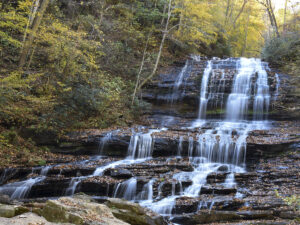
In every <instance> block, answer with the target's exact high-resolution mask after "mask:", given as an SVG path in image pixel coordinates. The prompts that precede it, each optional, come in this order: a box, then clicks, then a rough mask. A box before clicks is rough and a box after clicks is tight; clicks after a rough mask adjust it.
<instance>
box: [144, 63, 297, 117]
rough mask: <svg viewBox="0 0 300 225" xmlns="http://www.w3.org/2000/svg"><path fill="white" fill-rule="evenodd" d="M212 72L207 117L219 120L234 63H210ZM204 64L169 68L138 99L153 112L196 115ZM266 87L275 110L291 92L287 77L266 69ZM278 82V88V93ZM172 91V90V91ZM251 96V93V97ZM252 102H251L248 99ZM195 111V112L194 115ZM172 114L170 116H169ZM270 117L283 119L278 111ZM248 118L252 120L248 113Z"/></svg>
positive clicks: (234, 73) (228, 89) (222, 111)
mask: <svg viewBox="0 0 300 225" xmlns="http://www.w3.org/2000/svg"><path fill="white" fill-rule="evenodd" d="M211 62H212V72H211V75H210V77H209V81H208V86H207V91H208V92H209V101H208V105H207V107H208V108H207V118H220V116H221V117H223V116H224V113H225V105H226V101H227V98H228V95H229V94H230V93H231V91H232V88H233V83H234V78H235V75H236V74H237V72H238V65H239V61H238V60H211ZM207 64H208V61H207V60H201V61H195V60H193V59H190V60H188V61H187V62H186V66H187V68H185V67H176V66H175V67H170V68H169V69H165V71H164V72H163V73H162V74H160V75H158V76H156V77H155V78H154V80H153V81H152V83H149V84H148V85H147V86H146V87H145V88H144V90H143V92H142V96H143V99H144V100H147V101H149V102H151V103H153V104H154V105H158V106H159V107H155V110H156V111H155V112H156V113H165V114H169V115H173V116H176V115H181V116H186V117H195V116H197V110H198V105H199V96H200V86H201V80H202V77H203V72H204V70H205V68H206V66H207ZM183 68H185V70H184V75H183V77H182V82H181V83H180V86H178V87H177V86H176V82H177V80H178V77H180V73H181V72H182V71H183ZM267 73H268V84H269V91H270V95H271V96H272V98H271V105H273V106H274V107H275V105H277V107H279V106H280V105H282V103H285V102H286V100H287V99H288V98H289V97H288V93H289V92H290V91H291V88H290V87H291V83H290V82H289V78H288V77H286V76H283V75H280V74H279V75H278V74H277V75H276V73H275V72H273V71H271V70H267ZM255 82H256V78H253V79H252V80H251V83H252V86H253V85H255ZM279 82H280V85H281V88H280V90H279ZM174 90H175V91H174ZM176 90H177V91H176ZM254 94H255V93H252V97H253V95H254ZM251 101H252V100H251ZM168 102H169V103H170V102H171V103H172V107H171V109H170V108H163V107H161V106H162V105H163V104H165V103H168ZM195 112H196V113H195ZM172 113H173V114H172ZM270 116H271V117H274V118H275V117H276V118H280V117H282V116H283V117H284V115H283V114H282V113H280V112H279V111H278V110H274V112H273V113H272V114H271V115H270ZM249 118H252V115H251V112H250V114H249Z"/></svg>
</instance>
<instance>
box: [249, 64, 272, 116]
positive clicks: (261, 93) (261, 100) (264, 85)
mask: <svg viewBox="0 0 300 225" xmlns="http://www.w3.org/2000/svg"><path fill="white" fill-rule="evenodd" d="M255 62H256V72H257V74H258V78H257V81H256V84H255V86H256V93H255V97H254V106H253V118H254V119H255V120H263V118H264V113H268V110H269V104H270V94H269V85H268V74H267V72H266V70H265V69H264V68H263V65H262V62H261V61H260V59H256V60H255Z"/></svg>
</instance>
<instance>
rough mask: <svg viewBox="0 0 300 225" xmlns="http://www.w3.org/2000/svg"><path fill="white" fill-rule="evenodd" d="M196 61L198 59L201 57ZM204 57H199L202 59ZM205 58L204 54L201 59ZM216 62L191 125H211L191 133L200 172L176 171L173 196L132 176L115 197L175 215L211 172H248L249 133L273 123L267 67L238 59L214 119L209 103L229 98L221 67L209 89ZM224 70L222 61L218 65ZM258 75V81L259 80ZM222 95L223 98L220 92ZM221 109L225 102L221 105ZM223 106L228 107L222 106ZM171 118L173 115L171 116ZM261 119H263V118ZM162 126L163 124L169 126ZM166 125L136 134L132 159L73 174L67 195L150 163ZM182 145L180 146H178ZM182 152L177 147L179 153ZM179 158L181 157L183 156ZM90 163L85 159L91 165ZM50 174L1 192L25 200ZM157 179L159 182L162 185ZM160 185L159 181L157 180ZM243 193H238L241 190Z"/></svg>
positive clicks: (229, 184)
mask: <svg viewBox="0 0 300 225" xmlns="http://www.w3.org/2000/svg"><path fill="white" fill-rule="evenodd" d="M195 59H196V58H195ZM197 60H198V59H197ZM199 60H200V58H199ZM213 66H214V65H213V63H212V61H208V63H207V67H206V69H205V71H204V74H203V77H202V83H201V91H200V104H199V114H198V120H196V121H194V122H193V124H192V126H191V127H189V128H199V127H201V126H203V127H204V126H205V125H207V126H206V127H207V128H205V129H204V128H203V129H199V133H198V135H197V138H193V137H192V136H189V138H188V149H186V150H187V151H186V152H188V156H189V160H190V163H191V164H192V165H193V168H194V170H193V171H191V172H179V173H176V174H174V175H171V177H172V179H174V180H175V181H174V182H173V183H172V190H171V193H170V195H169V196H167V197H162V195H161V192H162V190H163V185H164V184H165V181H164V180H161V181H160V182H159V178H158V179H150V181H149V182H148V183H146V184H145V185H144V186H143V189H142V191H141V192H140V193H137V190H138V189H137V184H138V179H137V178H135V177H134V178H131V179H128V180H126V181H124V182H122V183H119V184H118V185H116V187H115V190H114V197H119V198H125V199H127V200H131V201H138V202H139V203H140V204H141V205H142V206H145V207H148V208H150V209H152V210H153V211H155V212H157V213H160V214H162V215H166V216H170V215H171V214H172V211H173V209H174V206H175V204H176V199H177V198H179V197H183V196H188V197H198V196H199V195H200V194H201V189H202V187H203V186H204V185H207V176H208V175H209V174H211V173H217V172H218V170H219V169H220V168H221V167H223V168H224V167H225V168H227V169H226V172H227V173H228V175H227V177H226V180H225V182H224V183H223V184H221V185H222V186H223V187H225V188H234V187H236V183H235V178H234V174H235V173H243V172H245V171H246V167H245V160H246V139H247V136H248V133H249V131H251V130H255V129H265V128H267V127H268V123H267V121H264V120H263V119H264V115H265V114H266V113H267V112H268V107H269V100H270V95H269V86H268V79H267V73H266V71H265V65H264V64H263V63H262V62H261V61H260V60H257V59H245V58H241V59H239V60H238V63H237V68H236V69H237V71H238V72H237V74H236V75H235V78H234V82H233V86H232V92H231V94H230V95H229V97H228V99H227V105H226V114H227V116H226V120H224V121H212V120H206V119H205V118H206V111H207V105H208V101H212V104H215V106H218V105H216V104H217V103H216V102H213V101H215V100H218V102H221V103H223V101H224V102H225V99H224V90H225V71H224V70H221V73H222V74H221V80H220V81H219V82H216V83H218V86H217V89H216V90H209V88H208V86H209V82H210V79H212V77H213V76H212V77H211V74H214V67H213ZM187 67H188V63H186V65H185V67H184V68H183V69H182V71H181V73H180V74H179V77H178V78H177V80H176V83H175V84H174V89H173V93H175V92H178V90H179V87H180V86H181V85H182V82H183V80H184V76H185V75H184V74H185V73H186V70H187ZM216 67H217V68H218V67H219V65H216ZM255 79H256V80H255ZM216 93H217V94H218V95H220V96H221V101H220V98H219V97H216V96H215V94H216ZM218 107H219V106H218ZM220 107H221V108H222V107H223V105H221V106H220ZM248 109H253V117H254V119H255V120H256V121H247V120H246V119H247V115H248V114H249V110H248ZM170 118H171V119H170ZM170 118H166V119H165V120H164V121H163V125H164V124H169V123H170V121H169V120H171V122H173V120H174V118H173V117H170ZM257 120H259V121H257ZM163 125H162V126H163ZM164 130H166V128H161V129H149V130H148V131H147V132H141V131H139V132H136V133H135V132H133V134H132V136H131V139H130V144H129V147H128V154H127V158H126V159H123V160H119V161H115V162H112V163H109V164H107V165H105V166H100V167H98V168H97V169H96V170H95V171H94V173H93V174H92V175H90V176H82V177H76V178H73V179H72V180H71V182H70V184H69V187H68V189H67V190H66V195H73V194H74V193H75V191H76V188H77V187H78V185H79V184H80V182H81V181H82V180H83V179H85V178H88V177H93V176H102V175H103V173H104V171H105V170H107V169H110V168H116V167H118V166H121V165H131V164H137V163H142V162H145V161H146V160H148V159H151V157H152V154H153V148H154V144H155V136H154V133H155V132H161V131H164ZM111 138H112V133H108V134H107V135H106V136H104V137H103V138H102V139H101V143H100V146H99V149H100V151H101V152H102V151H103V149H104V148H105V145H106V144H107V142H108V141H109V140H110V139H111ZM184 141H185V140H184V138H183V136H179V139H178V145H177V156H182V155H183V152H185V151H184V150H185V149H184V146H186V145H183V142H184ZM175 148H176V147H175ZM174 152H176V150H175V151H174ZM177 159H178V157H177ZM87 162H88V161H85V163H87ZM48 170H49V167H45V168H43V169H42V171H41V174H42V175H46V174H47V173H48ZM43 179H44V177H39V178H30V179H29V180H27V181H22V182H17V183H13V184H11V186H9V185H4V186H2V187H0V193H5V192H7V193H8V194H9V195H10V196H12V198H23V197H25V196H26V194H28V193H29V191H30V189H31V187H32V186H33V185H34V184H35V183H38V182H40V181H42V180H43ZM184 181H191V182H192V184H191V185H189V186H188V187H185V188H182V183H183V182H184ZM157 182H158V183H159V184H157ZM155 183H156V184H155ZM176 183H177V184H179V185H180V191H179V192H178V190H177V193H176V189H175V188H176ZM154 185H158V186H155V187H157V189H158V190H157V191H158V193H159V194H158V197H157V198H156V199H154V197H153V196H154ZM237 195H238V194H237ZM213 205H214V201H211V202H209V203H208V202H204V201H201V202H200V203H199V205H198V208H199V209H201V208H202V207H206V208H208V209H209V210H211V209H212V208H213Z"/></svg>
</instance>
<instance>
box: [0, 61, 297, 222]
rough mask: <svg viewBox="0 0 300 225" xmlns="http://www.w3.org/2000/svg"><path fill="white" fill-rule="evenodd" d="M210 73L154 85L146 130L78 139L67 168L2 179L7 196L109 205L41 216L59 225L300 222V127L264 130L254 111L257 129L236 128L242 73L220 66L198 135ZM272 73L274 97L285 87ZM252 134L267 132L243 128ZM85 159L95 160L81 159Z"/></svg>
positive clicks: (58, 205)
mask: <svg viewBox="0 0 300 225" xmlns="http://www.w3.org/2000/svg"><path fill="white" fill-rule="evenodd" d="M206 64H207V62H206V61H201V62H196V61H195V62H193V63H192V64H189V65H187V66H186V65H180V66H181V68H180V69H179V68H175V70H176V69H177V70H178V71H177V72H172V73H165V74H162V75H161V76H159V77H157V78H156V79H155V80H154V81H153V82H152V83H150V84H149V85H148V86H147V87H146V89H145V90H144V91H145V92H144V95H147V91H149V92H148V97H146V98H145V99H146V100H148V101H150V102H152V103H153V107H152V111H151V112H150V113H149V114H147V115H145V116H144V118H143V121H142V124H141V125H134V126H132V127H130V128H129V127H125V128H124V127H123V128H120V129H115V128H114V129H113V130H97V129H91V130H84V131H80V132H72V133H70V134H68V135H66V136H65V137H64V138H62V139H61V140H60V142H59V143H58V144H57V145H56V146H55V148H54V149H53V152H60V153H64V154H65V155H64V156H68V157H69V158H68V157H67V158H68V159H67V158H65V157H62V155H59V158H61V161H57V160H56V161H50V162H49V163H48V165H47V166H46V167H37V168H13V169H2V170H0V174H1V175H0V184H4V186H0V192H3V193H6V194H11V193H9V190H12V189H18V193H19V192H20V193H21V194H20V195H18V196H21V197H20V198H26V199H21V201H30V200H31V199H33V200H35V201H42V202H45V198H50V197H60V196H66V195H69V196H72V195H73V194H76V193H79V192H83V193H86V194H89V195H91V196H97V197H95V199H97V201H98V202H100V203H105V205H103V206H98V205H96V203H95V202H94V201H93V200H92V199H91V198H89V197H87V196H81V197H76V196H75V197H74V198H72V197H65V198H60V199H58V200H50V201H48V202H47V203H46V204H44V203H43V204H42V206H41V207H39V208H38V209H36V208H35V210H36V212H37V213H39V215H43V216H44V217H45V218H47V219H48V220H49V221H56V222H59V221H60V222H69V223H73V224H90V223H91V224H97V223H98V222H100V220H98V219H99V216H100V215H102V214H105V215H109V216H108V218H106V217H105V221H106V222H107V223H109V224H114V223H115V224H121V223H128V224H166V222H165V221H164V220H163V218H162V216H159V215H157V214H156V213H153V212H152V211H148V210H147V207H148V208H150V209H151V210H154V211H155V210H156V211H157V212H159V213H161V214H162V215H164V216H167V217H168V218H171V219H172V221H173V222H174V223H179V224H201V223H206V224H213V223H223V222H232V223H233V222H237V223H239V222H240V223H241V224H246V223H248V221H250V222H249V224H251V223H252V222H251V221H255V222H256V221H258V220H271V221H275V220H278V219H280V220H286V219H295V218H296V217H298V216H299V215H298V214H299V213H298V212H297V211H295V207H294V206H293V205H288V204H287V203H286V202H285V201H284V200H283V199H284V197H286V196H291V195H295V194H296V195H299V194H300V193H299V188H298V187H299V186H300V183H299V172H298V170H299V164H300V162H299V160H300V158H299V150H296V149H297V148H299V145H297V143H299V142H300V136H299V133H300V123H299V122H297V121H290V122H285V121H276V122H275V121H272V122H269V124H268V125H270V126H263V128H262V127H261V126H260V123H259V122H262V123H263V124H265V123H264V122H266V121H259V122H258V123H256V122H253V121H252V117H253V115H252V114H251V112H250V111H251V110H249V113H248V114H249V115H248V119H249V118H250V120H248V121H226V120H225V119H224V113H225V110H224V103H225V102H226V99H227V96H228V94H230V93H231V91H232V82H233V79H234V77H235V74H236V72H237V71H236V63H235V62H234V61H230V60H229V61H226V62H225V63H224V62H223V61H220V60H215V59H214V60H213V65H212V70H213V72H212V74H211V78H210V80H209V81H208V90H207V92H208V93H207V96H209V97H208V99H213V101H212V102H214V104H213V105H212V104H210V103H209V101H208V111H207V112H208V113H207V115H206V116H207V117H206V118H207V120H205V123H204V124H203V125H196V126H195V125H194V124H195V123H196V124H197V123H201V121H200V120H196V118H197V117H198V115H197V114H198V106H199V104H198V102H199V100H198V99H199V95H200V93H199V91H200V85H201V80H202V78H203V76H202V75H203V71H204V69H205V67H206ZM183 66H186V71H187V73H186V75H184V76H183V78H182V81H181V83H180V82H178V80H177V79H178V77H177V76H174V74H175V75H177V74H178V73H180V71H182V67H183ZM268 73H269V76H268V79H269V80H268V81H269V85H270V93H271V95H274V94H275V92H276V91H277V83H276V82H277V78H276V76H275V74H274V73H272V72H270V71H269V72H268ZM251 82H252V85H253V82H256V81H255V80H254V79H253V80H251ZM176 83H177V84H178V83H180V84H179V85H178V86H176ZM221 93H222V94H221ZM281 93H282V95H283V94H284V92H283V91H282V92H281ZM253 94H254V93H251V95H253ZM277 97H279V96H277ZM281 97H282V96H281ZM222 104H223V105H222ZM272 104H273V103H272ZM222 107H223V108H222ZM212 118H213V119H212ZM220 118H221V119H220ZM252 124H255V125H256V126H257V128H253V129H252V128H251V129H249V130H248V128H240V127H239V126H244V125H247V127H248V125H252ZM142 125H143V126H142ZM236 125H238V126H236ZM222 126H224V127H225V129H224V130H222V128H223V127H222ZM243 129H244V130H243ZM256 129H257V130H256ZM259 129H260V130H259ZM262 129H264V130H262ZM241 130H242V131H245V133H244V132H241ZM250 130H251V131H250ZM247 132H248V133H247ZM246 133H247V134H246ZM287 151H289V152H291V154H286V152H287ZM80 154H88V155H89V156H76V155H80ZM100 155H101V156H100ZM70 158H73V159H70ZM228 159H229V160H228ZM245 159H246V160H245ZM244 160H245V161H244ZM29 178H31V179H29ZM26 179H27V180H26ZM28 180H29V181H34V183H30V182H28V183H26V181H28ZM11 184H12V185H11ZM20 184H22V185H20ZM10 185H11V186H10ZM13 185H15V187H12V186H13ZM18 185H19V186H18ZM11 187H12V188H11ZM20 187H21V188H20ZM22 188H23V189H24V191H22V190H23V189H22ZM189 188H190V189H189ZM274 189H277V190H278V193H279V195H278V196H277V195H276V192H275V191H274ZM280 196H282V197H280ZM116 197H118V198H125V199H127V200H130V201H131V202H127V201H125V200H120V199H115V198H116ZM28 198H29V200H28ZM164 200H166V202H167V205H164ZM169 200H170V201H169ZM0 202H1V203H6V202H5V197H4V198H1V196H0ZM8 203H11V201H8ZM137 203H139V204H141V205H142V206H144V208H143V207H141V205H139V204H137ZM28 207H29V206H28ZM30 207H32V206H30ZM95 213H96V214H97V215H95ZM54 214H57V215H58V216H57V217H54V216H53V215H54ZM171 214H172V216H170V215H171ZM87 215H88V216H87ZM87 217H89V218H87ZM91 218H93V221H91V220H90V219H91ZM120 221H121V222H120ZM101 222H103V221H101ZM255 222H253V223H255Z"/></svg>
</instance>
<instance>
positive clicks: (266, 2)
mask: <svg viewBox="0 0 300 225" xmlns="http://www.w3.org/2000/svg"><path fill="white" fill-rule="evenodd" d="M257 1H258V2H259V3H260V4H262V5H263V6H264V7H266V9H267V12H268V16H269V19H270V23H271V26H272V27H273V29H274V30H275V33H276V36H277V37H280V34H279V31H278V25H277V21H276V17H275V14H274V11H273V6H272V1H271V0H264V1H261V0H257Z"/></svg>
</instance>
